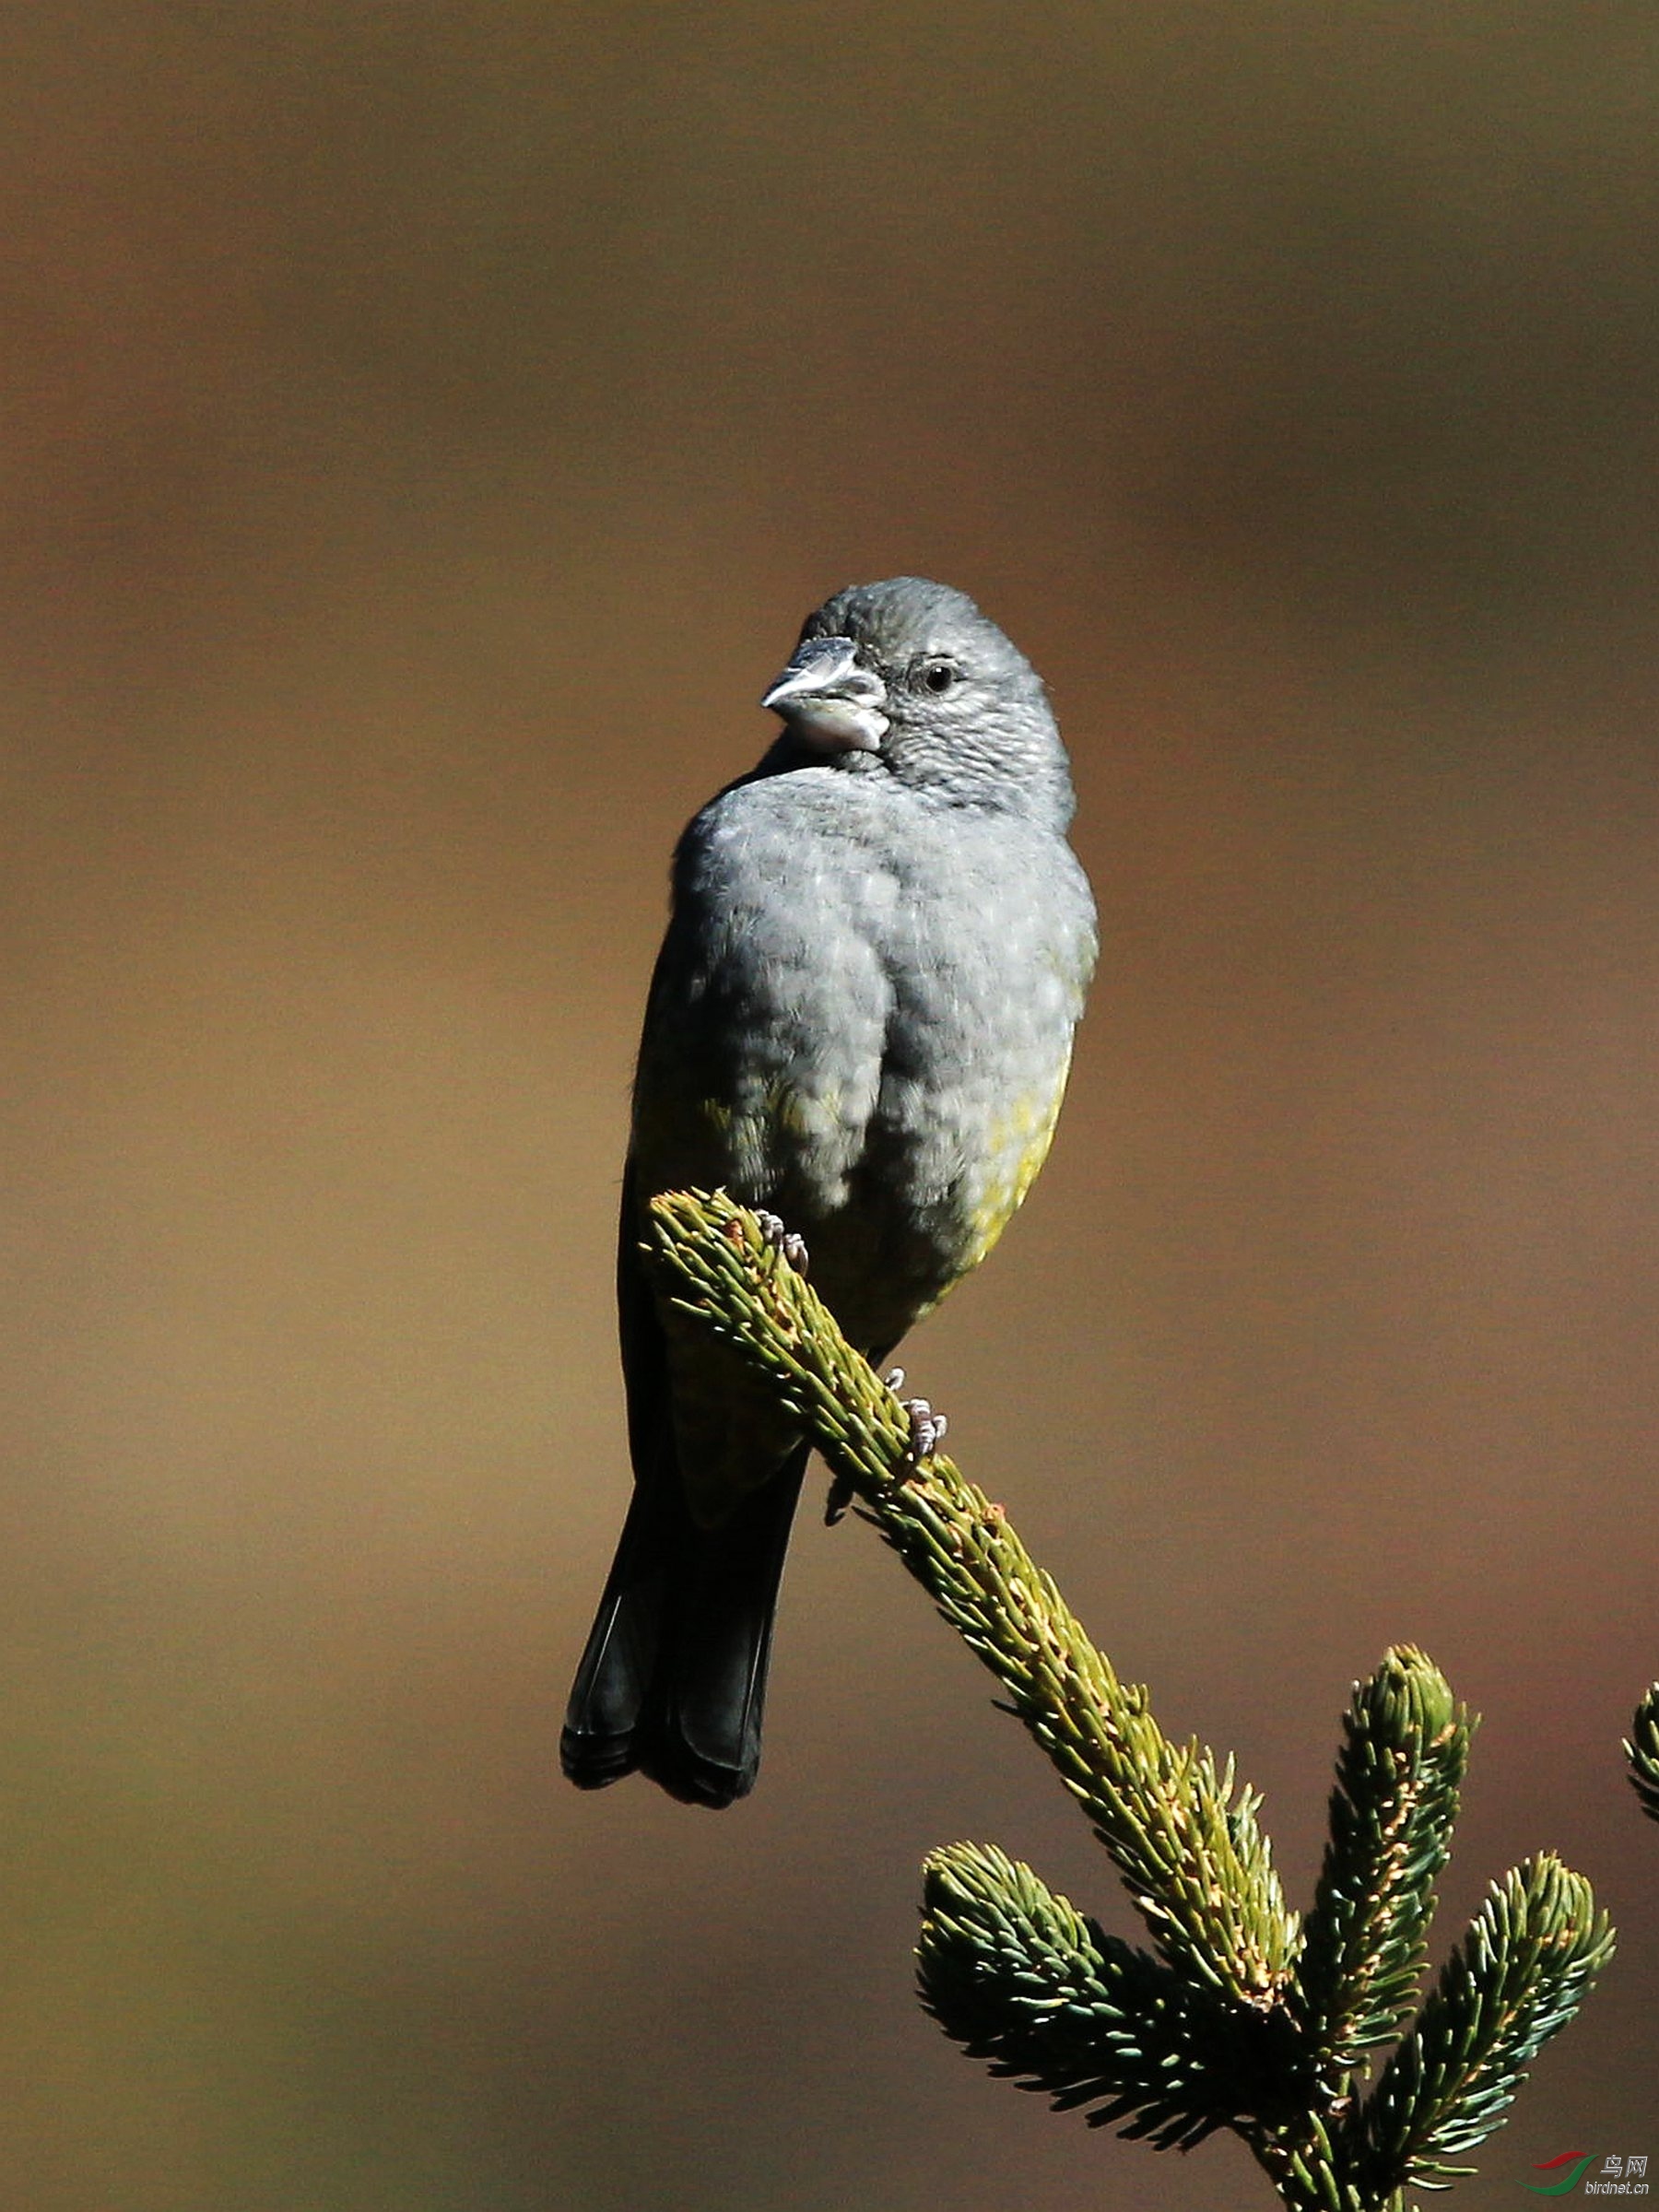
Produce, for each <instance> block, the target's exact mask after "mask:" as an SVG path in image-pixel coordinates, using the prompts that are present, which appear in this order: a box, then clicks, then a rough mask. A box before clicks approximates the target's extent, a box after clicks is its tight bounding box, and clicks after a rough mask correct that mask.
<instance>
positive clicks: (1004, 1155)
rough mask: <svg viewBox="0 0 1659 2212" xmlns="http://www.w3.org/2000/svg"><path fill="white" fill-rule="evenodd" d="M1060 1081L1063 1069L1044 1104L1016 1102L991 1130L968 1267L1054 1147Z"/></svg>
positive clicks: (999, 1231)
mask: <svg viewBox="0 0 1659 2212" xmlns="http://www.w3.org/2000/svg"><path fill="white" fill-rule="evenodd" d="M1065 1077H1066V1069H1065V1068H1064V1067H1063V1068H1062V1069H1061V1071H1060V1080H1059V1082H1058V1083H1056V1084H1055V1086H1054V1088H1053V1094H1052V1096H1051V1097H1050V1098H1049V1099H1048V1100H1046V1101H1045V1102H1040V1101H1039V1100H1036V1099H1034V1098H1028V1099H1022V1100H1020V1101H1019V1103H1018V1105H1017V1106H1014V1107H1012V1108H1011V1109H1010V1110H1009V1111H1008V1112H1006V1113H1005V1114H1001V1115H999V1116H998V1117H997V1119H996V1120H995V1121H994V1122H993V1124H991V1128H990V1131H989V1134H988V1140H987V1143H986V1147H985V1149H986V1154H987V1156H988V1159H989V1160H990V1161H991V1163H992V1165H991V1166H990V1169H989V1171H988V1172H987V1174H986V1177H985V1181H984V1183H983V1185H982V1188H981V1191H980V1199H979V1204H978V1205H977V1206H975V1207H974V1209H973V1242H972V1245H971V1248H970V1253H969V1257H968V1260H967V1265H968V1266H969V1267H977V1266H978V1265H979V1264H980V1262H981V1261H982V1259H983V1258H984V1257H985V1255H986V1253H988V1252H989V1251H990V1250H991V1247H992V1246H993V1245H994V1243H995V1242H996V1240H997V1239H998V1237H1000V1236H1001V1235H1002V1233H1003V1230H1005V1229H1006V1228H1007V1226H1008V1223H1009V1222H1010V1221H1011V1220H1012V1219H1013V1218H1014V1216H1015V1215H1016V1214H1017V1213H1018V1211H1019V1208H1020V1206H1021V1205H1022V1204H1023V1203H1024V1200H1025V1194H1026V1193H1027V1192H1028V1191H1029V1190H1030V1187H1031V1185H1032V1183H1033V1182H1036V1180H1037V1171H1038V1170H1039V1169H1040V1168H1041V1165H1042V1163H1043V1161H1044V1160H1045V1159H1047V1158H1048V1153H1049V1147H1050V1146H1051V1145H1052V1144H1053V1141H1054V1124H1055V1123H1056V1122H1058V1120H1059V1119H1060V1101H1061V1100H1062V1098H1063V1097H1064V1096H1065Z"/></svg>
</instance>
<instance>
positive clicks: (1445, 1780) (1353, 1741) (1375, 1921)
mask: <svg viewBox="0 0 1659 2212" xmlns="http://www.w3.org/2000/svg"><path fill="white" fill-rule="evenodd" d="M1472 1733H1473V1731H1472V1727H1471V1724H1470V1721H1469V1716H1468V1713H1467V1712H1466V1711H1465V1708H1464V1707H1463V1706H1461V1705H1459V1704H1458V1703H1457V1702H1456V1701H1455V1700H1454V1699H1453V1695H1452V1691H1451V1688H1450V1687H1449V1686H1448V1684H1447V1682H1446V1679H1445V1677H1444V1676H1443V1675H1442V1674H1441V1672H1440V1670H1439V1668H1438V1667H1436V1666H1435V1665H1432V1664H1431V1662H1430V1660H1428V1659H1426V1658H1425V1657H1424V1655H1423V1653H1421V1652H1418V1651H1415V1650H1413V1649H1412V1648H1411V1647H1410V1646H1408V1645H1407V1646H1405V1647H1403V1648H1401V1649H1399V1650H1396V1651H1392V1652H1389V1653H1386V1654H1385V1655H1384V1658H1383V1661H1382V1666H1381V1667H1380V1668H1379V1669H1378V1671H1377V1673H1376V1674H1374V1675H1373V1676H1372V1677H1371V1679H1370V1680H1369V1681H1368V1682H1361V1683H1357V1684H1356V1685H1355V1688H1354V1696H1353V1701H1352V1703H1351V1704H1350V1705H1349V1707H1348V1710H1347V1714H1346V1715H1345V1717H1344V1722H1343V1744H1342V1749H1341V1752H1340V1755H1339V1756H1338V1759H1337V1762H1336V1786H1335V1790H1334V1791H1333V1792H1332V1794H1331V1814H1330V1819H1331V1838H1330V1841H1329V1843H1328V1844H1327V1845H1326V1846H1325V1855H1324V1868H1323V1871H1322V1872H1321V1875H1320V1877H1319V1888H1318V1890H1317V1892H1316V1894H1315V1897H1314V1900H1313V1909H1312V1912H1310V1913H1309V1915H1308V1920H1307V1927H1306V1932H1305V1943H1304V1947H1303V1950H1302V1955H1301V1959H1300V1962H1299V1964H1298V1968H1297V1976H1296V1995H1295V2000H1294V2002H1295V2006H1296V2010H1297V2014H1298V2017H1299V2018H1300V2022H1301V2025H1302V2028H1303V2030H1304V2033H1305V2034H1306V2035H1307V2037H1308V2039H1309V2041H1310V2043H1311V2045H1312V2049H1313V2052H1314V2053H1315V2054H1316V2060H1317V2064H1318V2065H1319V2068H1320V2073H1321V2077H1322V2080H1323V2081H1324V2085H1325V2087H1326V2088H1327V2089H1329V2090H1330V2091H1331V2092H1332V2093H1333V2094H1335V2095H1340V2094H1343V2093H1344V2092H1345V2091H1346V2090H1347V2087H1348V2086H1349V2085H1348V2079H1347V2077H1349V2076H1350V2075H1351V2074H1352V2073H1353V2071H1354V2070H1355V2069H1356V2068H1357V2067H1359V2066H1361V2065H1363V2064H1364V2063H1365V2060H1366V2057H1367V2054H1368V2053H1370V2052H1371V2051H1373V2050H1374V2049H1375V2048H1376V2047H1377V2046H1378V2045H1379V2044H1380V2043H1385V2042H1391V2041H1393V2040H1394V2036H1395V2035H1396V2034H1397V2033H1398V2032H1399V2030H1400V2028H1401V2026H1402V2025H1403V2024H1404V2022H1405V2021H1406V2019H1407V2018H1409V2016H1410V2014H1411V2011H1412V2008H1413V2006H1415V2005H1416V2003H1417V1995H1418V1980H1419V1978H1420V1976H1421V1974H1422V1971H1423V1968H1424V1965H1425V1963H1426V1962H1427V1959H1428V1934H1429V1923H1430V1918H1431V1916H1432V1914H1433V1912H1434V1885H1435V1882H1436V1881H1437V1880H1438V1878H1439V1877H1440V1873H1441V1868H1442V1867H1443V1866H1444V1865H1445V1863H1446V1861H1447V1859H1448V1858H1449V1857H1450V1855H1451V1851H1452V1829H1453V1822H1454V1821H1455V1820H1456V1818H1457V1793H1458V1788H1459V1785H1460V1784H1461V1783H1462V1781H1463V1778H1464V1772H1465V1769H1466V1767H1467V1765H1468V1759H1469V1739H1470V1736H1471V1735H1472Z"/></svg>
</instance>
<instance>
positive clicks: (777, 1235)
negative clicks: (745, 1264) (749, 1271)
mask: <svg viewBox="0 0 1659 2212" xmlns="http://www.w3.org/2000/svg"><path fill="white" fill-rule="evenodd" d="M755 1219H756V1222H757V1223H758V1224H759V1230H760V1234H761V1236H762V1238H763V1239H764V1240H765V1241H766V1242H767V1243H768V1244H770V1245H771V1248H772V1250H773V1251H774V1252H775V1253H778V1254H779V1255H780V1257H781V1258H782V1259H785V1260H787V1261H788V1262H789V1264H790V1265H791V1266H792V1267H793V1268H794V1271H795V1273H796V1274H797V1275H803V1276H804V1275H805V1274H806V1267H807V1259H806V1238H805V1237H803V1236H798V1235H797V1234H796V1233H795V1231H794V1230H793V1229H786V1228H785V1227H784V1225H783V1223H782V1220H781V1219H780V1218H779V1217H778V1216H777V1215H776V1214H769V1213H767V1212H765V1211H764V1209H763V1208H761V1207H759V1206H757V1207H756V1209H755Z"/></svg>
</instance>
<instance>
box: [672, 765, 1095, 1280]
mask: <svg viewBox="0 0 1659 2212" xmlns="http://www.w3.org/2000/svg"><path fill="white" fill-rule="evenodd" d="M1093 947H1094V917H1093V906H1092V902H1091V900H1090V899H1089V895H1088V886H1087V883H1086V881H1085V879H1084V877H1083V874H1082V870H1081V869H1080V868H1079V867H1078V865H1077V861H1076V859H1075V858H1074V856H1073V854H1072V853H1071V851H1070V848H1069V847H1068V846H1067V845H1066V844H1065V841H1064V839H1063V838H1061V837H1059V836H1057V835H1055V834H1054V833H1053V831H1051V830H1047V829H1044V828H1042V827H1041V826H1040V825H1038V824H1034V823H1032V822H1030V821H1028V820H1024V819H1021V818H1015V817H1010V816H1005V815H998V814H993V813H987V812H978V811H973V810H970V809H964V808H961V807H955V806H947V805H941V804H936V803H930V802H929V801H928V800H927V799H925V798H924V797H918V795H917V794H913V793H912V792H909V791H906V790H904V789H903V788H902V787H901V786H899V785H896V784H894V783H892V782H889V781H888V779H886V778H877V777H851V776H847V775H844V774H841V773H838V772H837V771H834V770H832V769H809V770H803V771H797V772H795V773H792V774H788V775H779V776H771V777H763V778H760V779H759V780H756V781H753V782H745V783H742V784H739V785H736V786H735V787H734V788H733V789H731V790H729V791H727V792H725V793H724V794H722V795H721V796H720V797H719V798H718V799H716V800H714V801H712V803H711V805H710V806H707V807H705V808H704V809H703V811H702V813H701V814H700V815H699V816H698V818H696V820H695V821H694V822H693V823H692V824H691V826H690V828H689V830H688V831H687V833H686V836H685V838H684V839H683V840H682V842H681V845H680V848H679V852H678V853H677V864H676V885H675V904H674V912H673V918H672V920H671V923H670V927H669V932H668V936H667V938H666V940H665V945H664V948H663V954H662V958H661V960H660V962H659V966H658V971H657V977H656V980H655V982H654V984H653V995H652V1004H651V1009H650V1012H649V1014H648V1017H647V1023H646V1035H645V1042H644V1045H643V1047H642V1050H641V1065H640V1077H639V1084H638V1088H637V1092H636V1107H635V1151H636V1158H637V1159H638V1160H639V1162H640V1165H641V1171H642V1173H643V1175H644V1177H645V1180H646V1182H647V1184H648V1185H649V1186H650V1187H655V1188H662V1187H666V1186H667V1185H668V1184H670V1183H672V1182H697V1181H704V1182H723V1183H724V1184H725V1185H726V1187H728V1188H729V1189H731V1190H732V1191H733V1192H734V1194H735V1195H737V1196H739V1197H741V1198H743V1199H744V1200H746V1201H747V1202H748V1203H751V1204H768V1205H771V1206H775V1207H776V1209H777V1210H778V1211H779V1212H780V1213H781V1214H782V1215H783V1216H784V1218H785V1219H786V1220H788V1221H789V1222H790V1223H791V1226H794V1227H799V1228H801V1229H802V1230H804V1231H805V1232H806V1236H807V1238H808V1240H809V1241H810V1242H811V1243H812V1245H813V1250H814V1265H815V1271H816V1272H817V1274H818V1279H819V1280H820V1281H821V1282H823V1283H824V1287H825V1288H826V1291H827V1294H829V1295H830V1302H831V1304H832V1305H833V1304H836V1303H837V1300H836V1297H835V1294H834V1284H835V1278H838V1277H839V1278H841V1279H842V1280H843V1281H844V1282H845V1283H846V1285H847V1286H848V1287H849V1293H850V1292H851V1286H853V1284H854V1283H858V1282H864V1281H866V1280H867V1279H868V1278H869V1277H870V1276H871V1275H872V1273H876V1274H879V1273H880V1272H882V1271H884V1270H885V1271H887V1272H888V1273H892V1272H894V1271H897V1273H898V1274H899V1275H900V1277H904V1278H907V1280H908V1281H909V1283H910V1286H911V1287H910V1288H909V1289H908V1290H907V1291H906V1292H905V1297H906V1299H907V1301H908V1303H909V1304H910V1305H911V1306H912V1307H914V1308H915V1309H916V1310H920V1306H921V1305H922V1304H924V1303H925V1302H928V1301H929V1300H931V1298H932V1297H933V1296H936V1295H937V1294H938V1291H939V1289H941V1288H943V1287H944V1284H945V1282H946V1281H947V1280H949V1279H952V1278H953V1277H954V1276H955V1275H956V1274H959V1273H960V1272H961V1268H962V1266H963V1265H965V1264H969V1261H970V1258H971V1251H970V1248H971V1245H972V1243H973V1241H974V1238H975V1237H976V1235H977V1234H978V1233H979V1230H978V1228H977V1227H976V1222H979V1220H980V1217H982V1215H983V1213H984V1211H985V1208H986V1206H987V1203H990V1204H991V1205H992V1206H995V1205H996V1204H997V1203H998V1193H999V1190H1000V1188H1001V1187H1002V1186H1003V1185H1006V1184H1008V1183H1009V1182H1018V1191H1022V1190H1023V1187H1024V1186H1023V1182H1019V1181H1018V1179H1019V1174H1020V1168H1019V1159H1020V1158H1021V1157H1023V1155H1024V1153H1025V1151H1026V1150H1029V1148H1030V1141H1031V1139H1032V1135H1033V1132H1041V1141H1042V1145H1043V1146H1044V1147H1045V1146H1046V1138H1047V1130H1048V1129H1049V1128H1050V1127H1052V1124H1053V1112H1054V1110H1055V1109H1056V1108H1057V1106H1058V1100H1059V1090H1060V1088H1061V1086H1062V1084H1063V1083H1064V1079H1065V1066H1066V1063H1067V1059H1068V1057H1069V1052H1070V1042H1071V1031H1072V1028H1073V1025H1074V1023H1075V1021H1076V1019H1077V1013H1078V1011H1079V1009H1080V1006H1081V1002H1082V995H1083V991H1084V988H1085V986H1086V984H1087V982H1088V973H1089V971H1090V968H1091V967H1092V964H1093ZM1037 1157H1038V1158H1041V1151H1039V1153H1038V1155H1037ZM1033 1171H1034V1169H1033ZM1025 1180H1027V1181H1029V1174H1028V1175H1026V1177H1025ZM1018 1191H1017V1192H1016V1194H1015V1195H1014V1198H1013V1201H1012V1203H1014V1204H1017V1203H1018ZM1009 1210H1011V1208H1010V1209H1009ZM1001 1218H1006V1211H1005V1212H1004V1213H1003V1214H1002V1216H1001ZM996 1226H997V1227H1000V1219H999V1220H998V1221H997V1223H996ZM992 1234H993V1235H994V1230H993V1231H992ZM934 1274H936V1275H937V1276H938V1277H939V1280H938V1282H937V1283H936V1284H931V1285H930V1284H926V1283H924V1282H923V1280H922V1278H923V1277H931V1276H932V1275H934ZM838 1310H840V1309H839V1308H838ZM845 1318H848V1317H847V1316H846V1315H845V1314H843V1319H845Z"/></svg>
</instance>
